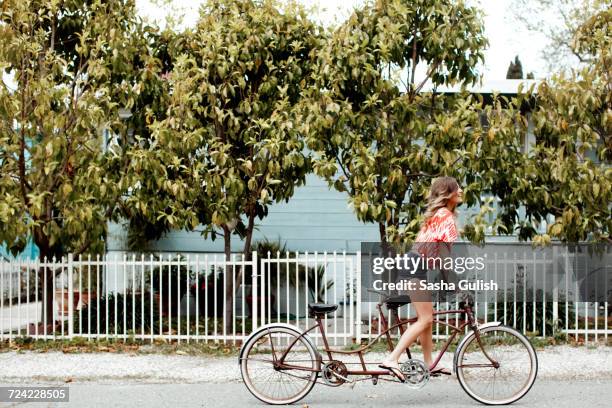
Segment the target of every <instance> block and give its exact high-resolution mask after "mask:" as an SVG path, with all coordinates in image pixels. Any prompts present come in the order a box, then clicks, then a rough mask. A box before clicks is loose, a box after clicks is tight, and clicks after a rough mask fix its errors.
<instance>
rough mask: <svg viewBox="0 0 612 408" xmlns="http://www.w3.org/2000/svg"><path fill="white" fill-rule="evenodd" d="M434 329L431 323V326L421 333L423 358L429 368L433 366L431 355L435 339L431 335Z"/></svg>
mask: <svg viewBox="0 0 612 408" xmlns="http://www.w3.org/2000/svg"><path fill="white" fill-rule="evenodd" d="M432 329H433V324H432V323H430V324H429V326H428V327H427V328H426V329H425V330H423V331H422V332H421V335H420V336H419V341H420V342H421V347H422V348H423V360H424V362H425V365H426V366H427V368H431V364H432V362H433V361H432V357H431V352H432V350H433V339H432V335H431V332H432Z"/></svg>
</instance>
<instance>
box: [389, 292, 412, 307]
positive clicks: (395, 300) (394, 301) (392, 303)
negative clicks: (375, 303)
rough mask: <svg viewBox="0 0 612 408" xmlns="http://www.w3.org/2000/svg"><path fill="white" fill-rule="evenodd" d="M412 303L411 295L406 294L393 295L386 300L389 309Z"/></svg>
mask: <svg viewBox="0 0 612 408" xmlns="http://www.w3.org/2000/svg"><path fill="white" fill-rule="evenodd" d="M408 303H410V297H409V296H406V295H400V296H392V297H390V298H387V299H386V300H385V305H387V308H388V309H397V308H398V307H401V306H404V305H407V304H408Z"/></svg>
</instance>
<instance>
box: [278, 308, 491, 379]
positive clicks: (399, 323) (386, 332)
mask: <svg viewBox="0 0 612 408" xmlns="http://www.w3.org/2000/svg"><path fill="white" fill-rule="evenodd" d="M382 306H383V304H382V303H378V304H377V306H376V308H377V309H378V312H379V316H380V321H381V323H382V326H383V330H382V331H381V332H380V333H379V334H378V336H377V337H376V338H375V339H374V340H372V341H370V342H369V343H368V344H366V345H364V346H361V347H360V348H358V349H356V350H337V349H332V348H330V346H329V343H328V341H327V336H326V334H325V326H324V325H323V323H322V320H323V319H324V316H325V315H324V314H316V315H315V316H314V318H315V321H316V323H315V324H314V325H313V326H312V327H310V328H308V329H307V330H305V331H303V332H302V333H301V334H300V336H298V337H296V338H295V339H294V340H293V342H292V343H291V344H290V345H289V347H287V350H286V351H285V352H284V353H283V355H282V356H281V357H280V358H279V359H276V355H275V353H274V346H273V344H272V343H273V342H272V341H271V342H270V343H271V346H272V355H273V356H274V357H273V358H274V360H275V361H274V365H275V366H276V368H277V369H279V370H283V369H294V370H295V369H297V370H303V371H317V372H319V371H321V368H320V367H321V364H317V367H318V368H316V369H311V368H305V367H298V366H292V365H290V364H285V363H284V362H283V361H284V359H285V357H286V356H287V353H288V352H289V351H290V350H291V349H292V347H293V346H294V345H295V343H296V342H297V341H299V339H300V338H302V337H304V336H306V335H307V334H308V333H310V332H311V331H313V330H315V329H319V332H320V333H321V337H322V339H323V344H324V352H325V353H326V354H327V357H328V359H329V360H334V358H333V354H342V355H357V356H358V357H359V362H360V364H361V367H360V368H361V369H359V370H347V375H369V376H372V377H375V378H377V377H378V376H382V375H391V373H390V372H389V371H388V370H382V369H381V370H368V368H367V366H366V364H367V363H366V361H365V359H364V353H365V352H366V351H367V350H368V349H369V348H370V347H371V346H372V345H373V344H374V343H376V342H377V341H378V340H379V339H380V338H381V337H382V336H385V337H386V343H387V348H388V350H389V352H390V351H392V350H393V348H394V347H393V341H392V339H391V331H392V330H395V329H399V331H400V336H401V335H402V334H403V333H404V331H405V328H404V325H406V324H412V323H414V322H416V321H417V318H416V317H413V318H410V319H400V318H399V315H398V312H397V308H392V309H390V311H391V315H392V318H393V322H394V323H393V324H392V325H391V326H389V324H388V322H387V319H386V318H385V314H384V313H383V310H382ZM449 314H456V315H459V314H461V315H465V316H466V317H467V320H464V321H463V322H462V324H460V325H457V326H454V325H452V324H449V323H447V322H445V321H443V320H439V319H437V318H436V317H437V316H441V315H449ZM433 315H434V321H433V323H437V324H443V325H445V326H448V327H449V328H450V329H451V335H450V336H449V338H448V339H447V340H446V342H445V343H444V346H443V347H442V350H440V352H439V353H438V355H437V356H436V358H435V360H434V363H433V366H432V367H430V369H434V368H435V367H436V366H437V365H438V363H439V362H440V359H441V358H442V356H443V355H444V353H445V352H446V351H447V349H448V347H449V346H450V344H452V342H453V341H454V340H455V338H456V336H457V335H458V334H459V333H461V332H463V331H464V329H465V327H466V326H468V327H470V329H472V330H473V331H474V332H475V335H476V338H477V341H478V344H479V346H480V348H481V349H482V350H483V353H484V354H485V355H486V356H487V358H488V359H489V360H490V361H491V363H493V364H494V365H495V364H497V363H496V362H495V361H494V360H493V359H492V358H491V357H489V356H488V354H487V353H486V351H485V350H484V347H483V345H482V343H481V341H480V336H479V334H478V327H477V325H476V321H475V319H474V316H473V314H472V308H471V306H469V305H466V306H465V307H464V308H462V309H455V310H444V311H434V312H433ZM406 354H407V356H408V358H409V359H411V358H412V356H411V353H410V348H409V347H408V348H406ZM321 360H322V359H321ZM320 362H321V361H319V363H320ZM370 364H372V363H370Z"/></svg>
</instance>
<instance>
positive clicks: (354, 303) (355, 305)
mask: <svg viewBox="0 0 612 408" xmlns="http://www.w3.org/2000/svg"><path fill="white" fill-rule="evenodd" d="M355 266H356V267H355V269H354V270H355V273H356V274H357V276H355V285H357V287H356V288H355V289H356V290H355V297H356V299H351V309H354V310H353V311H354V313H355V322H354V323H355V342H356V343H357V344H361V251H357V260H356V265H355ZM368 306H369V305H368Z"/></svg>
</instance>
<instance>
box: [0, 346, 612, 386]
mask: <svg viewBox="0 0 612 408" xmlns="http://www.w3.org/2000/svg"><path fill="white" fill-rule="evenodd" d="M415 357H416V358H419V356H418V355H416V356H415ZM367 360H368V361H380V360H382V354H379V353H370V354H368V355H367ZM442 361H443V365H444V366H446V367H452V354H449V353H447V355H446V356H445V358H444V359H443V360H442ZM538 361H539V373H538V379H540V380H588V379H596V380H612V347H598V348H586V347H570V346H558V347H549V348H546V349H543V350H538ZM0 367H1V368H0V381H1V382H10V383H32V382H33V381H36V382H47V381H48V382H57V381H62V382H64V381H69V382H87V381H95V382H104V383H126V382H134V383H228V382H237V381H240V371H239V367H238V363H237V359H236V357H235V356H233V357H223V358H220V357H208V356H186V355H159V354H146V355H138V354H129V353H125V354H114V353H82V354H64V353H61V352H47V353H37V352H12V351H11V352H5V353H0ZM446 380H448V378H447V379H446ZM442 381H445V380H442Z"/></svg>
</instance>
